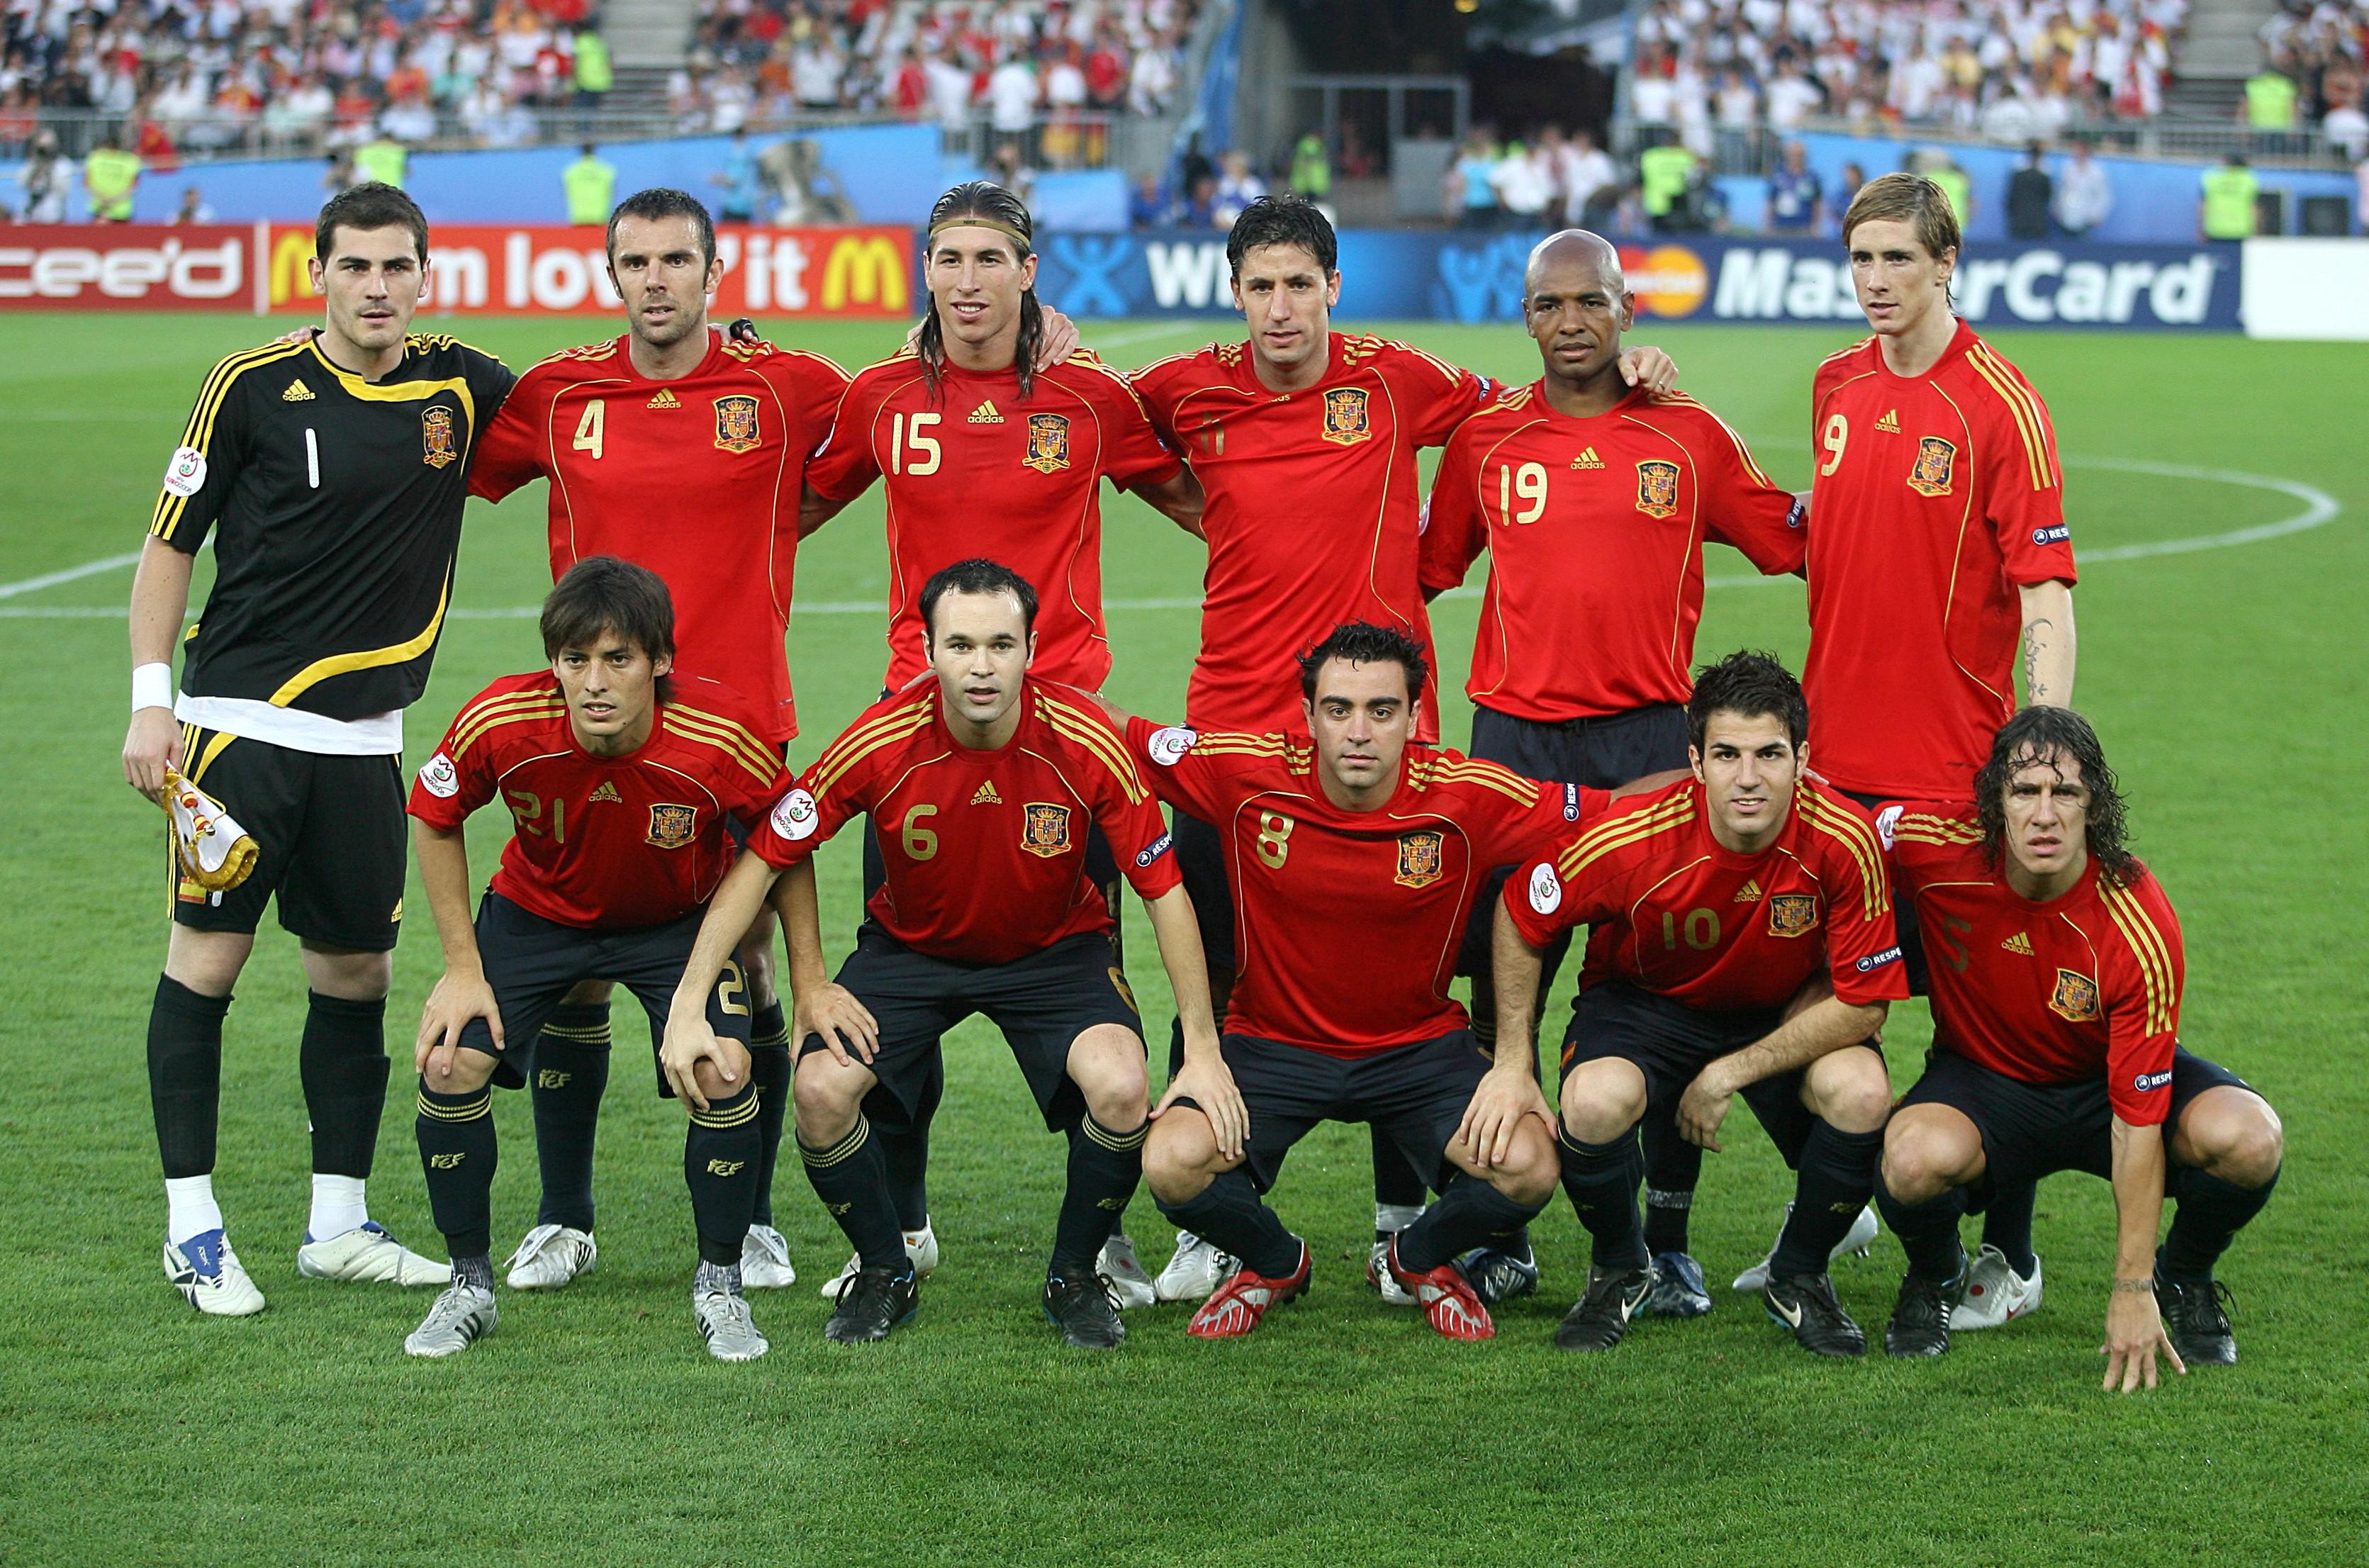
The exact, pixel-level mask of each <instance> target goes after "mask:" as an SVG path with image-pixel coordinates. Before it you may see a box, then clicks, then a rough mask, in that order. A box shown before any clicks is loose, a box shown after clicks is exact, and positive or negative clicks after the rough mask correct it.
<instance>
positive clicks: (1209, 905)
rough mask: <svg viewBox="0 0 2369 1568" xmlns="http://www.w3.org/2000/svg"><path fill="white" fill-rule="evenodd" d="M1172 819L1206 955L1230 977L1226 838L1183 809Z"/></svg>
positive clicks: (1172, 813)
mask: <svg viewBox="0 0 2369 1568" xmlns="http://www.w3.org/2000/svg"><path fill="white" fill-rule="evenodd" d="M1168 816H1169V831H1170V835H1171V837H1172V839H1173V843H1172V844H1171V846H1170V850H1169V853H1172V854H1173V855H1174V856H1175V857H1176V870H1177V874H1178V875H1179V876H1182V877H1183V878H1184V891H1185V893H1186V894H1187V895H1189V896H1190V897H1191V898H1192V900H1193V919H1194V921H1196V923H1198V924H1199V926H1200V928H1201V953H1202V956H1204V957H1205V958H1207V960H1208V964H1209V967H1210V968H1212V969H1223V970H1225V971H1226V972H1227V973H1229V974H1230V973H1232V972H1233V967H1234V889H1233V887H1232V885H1231V884H1230V883H1229V882H1227V880H1226V837H1225V835H1224V834H1223V833H1220V832H1219V831H1218V830H1217V829H1215V828H1213V827H1211V826H1210V825H1209V824H1208V823H1207V822H1204V821H1202V820H1201V819H1200V818H1198V817H1196V816H1194V815H1193V814H1192V813H1191V812H1189V811H1186V810H1184V808H1183V807H1175V808H1173V809H1172V810H1171V811H1170V812H1169V814H1168ZM1219 1022H1221V1023H1222V1022H1223V1020H1222V1019H1221V1020H1219Z"/></svg>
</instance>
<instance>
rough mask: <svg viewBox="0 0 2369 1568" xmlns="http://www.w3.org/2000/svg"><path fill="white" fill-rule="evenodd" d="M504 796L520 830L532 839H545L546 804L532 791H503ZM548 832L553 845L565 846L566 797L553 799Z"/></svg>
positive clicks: (554, 797)
mask: <svg viewBox="0 0 2369 1568" xmlns="http://www.w3.org/2000/svg"><path fill="white" fill-rule="evenodd" d="M502 795H503V796H504V797H505V798H507V799H508V800H509V803H510V816H511V818H512V819H514V820H515V821H516V822H517V823H518V830H519V831H520V832H521V833H525V834H527V835H529V836H530V837H532V838H537V839H539V838H541V837H543V835H544V831H545V829H544V826H543V807H544V803H543V802H542V801H541V800H539V799H537V798H536V797H535V795H534V793H533V792H532V790H523V789H506V790H504V791H502ZM548 831H549V832H550V834H551V841H552V842H553V843H555V844H564V843H566V841H567V799H566V796H565V795H553V796H552V797H551V826H550V828H549V830H548Z"/></svg>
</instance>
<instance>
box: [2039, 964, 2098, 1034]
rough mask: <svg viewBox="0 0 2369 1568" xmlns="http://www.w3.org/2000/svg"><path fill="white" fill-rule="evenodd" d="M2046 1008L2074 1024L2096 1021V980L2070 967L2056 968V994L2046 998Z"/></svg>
mask: <svg viewBox="0 0 2369 1568" xmlns="http://www.w3.org/2000/svg"><path fill="white" fill-rule="evenodd" d="M2048 1010H2049V1011H2050V1012H2051V1013H2055V1014H2056V1015H2057V1016H2058V1017H2060V1018H2066V1019H2070V1020H2071V1021H2072V1022H2074V1023H2076V1024H2093V1023H2095V1022H2097V1018H2098V982H2097V981H2095V980H2093V979H2090V978H2089V976H2087V975H2077V974H2075V973H2074V972H2073V971H2072V970H2070V969H2059V970H2057V971H2056V994H2055V995H2054V996H2052V997H2050V998H2049V999H2048Z"/></svg>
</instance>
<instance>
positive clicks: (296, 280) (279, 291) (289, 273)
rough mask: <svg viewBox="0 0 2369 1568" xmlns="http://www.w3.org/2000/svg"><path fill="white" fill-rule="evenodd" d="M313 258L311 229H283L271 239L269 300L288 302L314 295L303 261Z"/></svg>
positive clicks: (315, 297) (298, 300) (314, 296)
mask: <svg viewBox="0 0 2369 1568" xmlns="http://www.w3.org/2000/svg"><path fill="white" fill-rule="evenodd" d="M312 259H313V231H312V230H310V229H283V230H281V231H280V233H279V234H277V235H273V236H272V241H271V270H270V274H269V276H270V280H271V303H272V304H273V305H275V306H278V305H284V304H292V303H298V302H301V301H304V300H313V299H318V298H319V297H320V296H319V295H317V294H315V292H313V279H312V275H311V274H310V273H309V272H308V271H306V269H305V263H306V262H309V261H311V260H312Z"/></svg>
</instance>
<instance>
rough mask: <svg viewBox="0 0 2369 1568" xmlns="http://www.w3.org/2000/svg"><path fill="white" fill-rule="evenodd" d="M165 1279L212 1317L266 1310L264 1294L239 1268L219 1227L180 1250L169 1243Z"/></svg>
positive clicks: (182, 1245)
mask: <svg viewBox="0 0 2369 1568" xmlns="http://www.w3.org/2000/svg"><path fill="white" fill-rule="evenodd" d="M165 1277H166V1279H169V1280H171V1281H172V1282H173V1288H175V1289H177V1290H178V1291H179V1292H180V1293H181V1299H183V1300H184V1301H187V1302H188V1303H189V1305H190V1306H192V1307H195V1308H196V1309H197V1310H199V1311H200V1312H203V1313H205V1314H206V1315H207V1316H209V1317H215V1318H246V1317H253V1316H254V1315H255V1314H256V1313H257V1312H259V1311H261V1310H263V1309H264V1305H265V1303H264V1299H263V1292H262V1291H260V1290H257V1288H255V1281H253V1280H252V1279H249V1278H248V1277H247V1276H246V1269H244V1268H242V1267H241V1266H239V1261H238V1254H237V1253H235V1252H233V1251H231V1246H230V1238H229V1237H228V1236H227V1235H224V1234H223V1231H222V1230H221V1228H220V1227H219V1226H218V1227H216V1228H215V1229H213V1230H207V1231H204V1232H202V1233H200V1234H199V1235H195V1236H192V1237H190V1238H189V1240H188V1241H186V1242H182V1243H181V1244H180V1245H179V1246H175V1245H173V1243H172V1242H166V1243H165Z"/></svg>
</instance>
